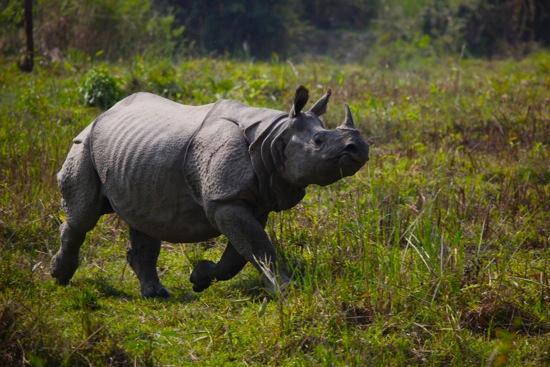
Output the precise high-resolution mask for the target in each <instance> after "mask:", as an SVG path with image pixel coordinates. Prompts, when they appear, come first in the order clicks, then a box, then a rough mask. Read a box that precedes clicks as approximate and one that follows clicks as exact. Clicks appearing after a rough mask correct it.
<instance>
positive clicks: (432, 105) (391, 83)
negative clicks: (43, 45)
mask: <svg viewBox="0 0 550 367" xmlns="http://www.w3.org/2000/svg"><path fill="white" fill-rule="evenodd" d="M103 67H104V68H106V70H109V71H110V72H111V73H112V75H114V76H115V77H116V78H117V80H118V83H119V87H120V88H121V90H123V91H124V92H125V93H126V94H128V93H131V92H132V91H136V90H148V91H152V92H156V93H160V94H164V95H166V96H168V97H170V98H172V99H175V100H178V101H181V102H183V103H186V104H202V103H207V102H212V101H214V100H216V99H218V98H234V99H238V100H241V101H245V102H248V103H249V104H252V105H257V106H269V107H275V108H278V109H287V108H288V107H289V106H290V101H291V96H292V93H293V91H294V88H295V87H296V86H297V85H298V84H305V85H307V86H309V87H310V94H311V95H312V96H313V98H315V97H317V96H320V95H321V94H322V92H323V91H324V89H325V88H327V87H332V88H333V89H334V98H333V101H332V102H331V106H330V107H329V112H328V113H327V121H328V123H329V124H330V125H331V126H336V124H337V123H339V121H340V120H341V119H342V117H343V112H342V109H341V104H342V103H343V102H344V101H346V102H349V103H350V105H351V107H352V110H353V111H354V114H355V120H356V124H357V125H358V126H359V128H360V129H361V130H362V131H363V133H364V134H365V135H366V136H368V137H369V139H370V140H372V142H373V145H372V149H371V160H370V162H369V163H368V165H367V166H366V167H365V168H364V169H362V170H361V171H360V172H359V173H358V174H356V175H355V176H354V177H351V178H347V179H345V180H342V181H340V182H338V183H336V184H333V185H331V186H329V187H326V188H319V187H311V188H309V189H308V194H307V196H306V197H305V199H304V200H303V202H302V203H300V204H299V205H298V206H297V207H296V208H294V209H292V210H290V211H287V212H284V213H279V214H272V215H271V216H270V219H269V223H268V226H267V231H268V234H269V235H270V237H271V239H272V240H273V242H274V243H275V244H276V246H277V248H278V250H279V252H280V254H281V255H282V257H283V258H284V261H285V262H286V263H287V264H288V267H289V268H290V269H291V271H292V272H293V279H294V284H295V287H294V288H293V289H291V290H290V291H289V292H288V294H287V295H285V296H284V297H278V298H277V297H275V298H267V297H266V296H265V294H264V293H263V291H262V289H261V284H262V283H261V279H260V276H259V275H258V273H257V272H256V271H255V270H254V269H253V268H252V267H251V266H250V265H248V266H247V267H246V268H245V270H244V272H243V273H241V274H239V275H238V276H237V277H235V278H234V279H233V280H231V281H228V282H219V283H216V284H214V285H213V286H212V287H211V288H209V289H208V290H206V291H205V292H204V293H201V294H195V293H193V292H192V290H191V285H190V283H189V281H188V277H189V274H190V272H191V270H192V263H194V262H195V261H196V260H198V259H201V258H208V259H213V260H215V259H217V258H219V256H220V255H221V251H222V250H223V245H224V243H225V241H226V240H225V239H224V238H223V237H220V238H219V239H216V240H215V243H214V246H209V245H208V244H200V245H197V244H194V245H183V244H177V245H175V244H164V245H163V251H162V253H161V256H160V260H159V266H160V272H161V277H162V280H163V283H164V284H165V285H166V286H167V287H168V288H169V290H170V291H171V292H172V298H171V299H170V300H167V301H156V300H144V299H141V298H140V296H139V287H138V283H137V280H136V278H135V276H134V275H133V273H132V272H131V270H130V269H129V267H128V266H127V265H126V264H125V249H126V242H127V228H126V225H125V224H124V223H123V222H121V221H120V220H119V219H118V218H117V217H116V216H114V215H112V216H105V217H103V218H102V220H101V221H100V223H99V224H98V226H97V227H96V228H95V229H94V230H93V231H92V232H90V233H89V234H88V237H87V240H86V242H85V244H84V246H83V248H82V252H81V266H80V268H79V270H78V271H77V273H76V275H75V277H74V278H73V280H72V282H71V284H70V285H69V286H68V287H59V286H57V285H55V284H54V283H53V281H52V279H51V278H50V276H49V261H50V258H51V255H52V254H53V253H54V252H55V251H57V247H58V226H59V224H60V222H61V221H62V218H63V213H62V212H61V210H60V206H59V200H60V196H59V193H58V190H57V187H56V183H55V173H56V172H57V170H58V169H59V168H60V167H61V164H62V162H63V159H64V157H65V155H66V153H67V151H68V148H69V146H70V144H71V140H72V138H73V137H74V136H76V135H77V133H78V132H79V131H80V130H81V129H82V128H83V127H84V126H86V125H87V124H89V123H90V122H91V121H92V119H93V118H94V117H95V116H96V115H97V114H98V113H100V111H99V110H98V109H95V108H92V107H85V106H84V103H83V100H82V96H81V95H80V94H79V92H78V89H79V86H80V85H82V83H83V77H84V75H85V74H86V72H87V71H88V70H89V69H90V68H91V65H88V64H80V63H71V62H70V61H64V62H62V63H57V64H49V65H44V66H39V67H38V68H37V69H36V70H35V72H34V73H33V74H31V75H27V74H22V73H20V72H19V71H18V70H17V69H16V67H15V66H14V63H13V62H10V61H8V60H3V61H1V62H0V220H1V222H0V251H1V252H0V256H1V259H0V365H20V364H30V365H33V366H44V365H48V366H57V365H67V366H73V365H90V364H92V365H116V366H125V365H134V363H135V364H138V365H186V364H192V363H195V364H198V365H211V366H219V365H284V366H300V365H315V366H316V365H327V366H331V365H358V366H360V365H381V366H386V365H389V366H393V365H415V364H426V365H453V366H462V365H491V366H499V365H516V366H527V365H533V366H543V365H548V364H549V363H550V355H549V351H550V320H549V309H548V302H549V297H550V295H549V288H550V282H549V278H548V270H549V265H550V264H549V261H550V260H549V259H550V250H549V246H548V245H549V233H548V228H550V220H549V215H548V213H549V209H550V208H549V203H550V200H549V195H550V171H549V164H548V162H549V161H550V160H549V159H550V154H549V150H548V144H549V137H550V53H548V52H541V53H537V54H533V55H531V56H529V57H528V58H526V59H523V60H519V61H518V60H501V61H493V62H489V61H476V60H462V61H457V60H453V59H442V60H438V63H435V62H434V61H430V62H429V63H428V64H427V65H426V64H425V65H422V64H418V65H409V66H406V65H405V66H401V67H399V68H397V69H380V68H373V67H364V66H360V65H338V64H333V63H330V62H309V63H304V64H298V65H291V64H289V63H271V64H270V63H244V62H234V61H229V60H209V59H196V60H187V61H182V62H179V63H177V64H171V63H170V62H167V61H163V60H161V61H146V60H141V59H135V60H134V61H132V62H129V63H127V64H124V65H123V64H119V65H103Z"/></svg>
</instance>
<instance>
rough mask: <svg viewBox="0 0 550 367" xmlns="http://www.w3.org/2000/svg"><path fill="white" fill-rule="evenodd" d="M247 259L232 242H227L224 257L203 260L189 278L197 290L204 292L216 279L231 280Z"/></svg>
mask: <svg viewBox="0 0 550 367" xmlns="http://www.w3.org/2000/svg"><path fill="white" fill-rule="evenodd" d="M246 263H247V261H246V259H245V258H244V257H242V256H241V255H240V254H239V253H238V252H237V250H235V247H233V245H232V244H231V243H229V244H227V247H226V248H225V251H224V252H223V255H222V258H221V259H220V261H218V262H217V263H215V262H212V261H210V260H201V261H199V263H198V264H197V266H195V269H193V272H192V273H191V277H190V278H189V280H190V281H191V283H193V290H194V291H195V292H202V291H203V290H205V289H206V288H208V287H209V286H210V284H212V281H214V280H229V279H231V278H233V277H234V276H235V275H237V274H238V273H239V272H240V271H241V270H242V269H243V267H244V266H245V265H246Z"/></svg>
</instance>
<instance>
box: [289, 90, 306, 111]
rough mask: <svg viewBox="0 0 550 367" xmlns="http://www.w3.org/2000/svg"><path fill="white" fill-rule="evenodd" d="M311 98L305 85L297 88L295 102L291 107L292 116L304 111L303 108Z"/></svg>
mask: <svg viewBox="0 0 550 367" xmlns="http://www.w3.org/2000/svg"><path fill="white" fill-rule="evenodd" d="M308 99H309V91H308V90H307V88H306V87H304V86H303V85H300V86H299V87H298V88H296V94H295V95H294V102H293V103H292V108H291V109H290V113H289V115H290V117H296V116H298V115H299V114H300V112H301V111H302V108H304V106H305V105H306V103H307V100H308Z"/></svg>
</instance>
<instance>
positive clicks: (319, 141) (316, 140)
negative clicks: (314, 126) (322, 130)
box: [313, 135, 324, 146]
mask: <svg viewBox="0 0 550 367" xmlns="http://www.w3.org/2000/svg"><path fill="white" fill-rule="evenodd" d="M313 142H314V143H315V145H317V146H320V145H321V144H323V142H324V139H323V138H322V137H321V136H319V135H317V136H314V137H313Z"/></svg>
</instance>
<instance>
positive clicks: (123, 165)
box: [51, 86, 368, 297]
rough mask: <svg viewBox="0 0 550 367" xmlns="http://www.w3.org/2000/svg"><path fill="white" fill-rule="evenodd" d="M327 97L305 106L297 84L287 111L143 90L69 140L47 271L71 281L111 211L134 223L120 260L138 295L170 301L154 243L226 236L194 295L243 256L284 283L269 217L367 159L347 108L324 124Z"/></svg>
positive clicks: (200, 270) (239, 264)
mask: <svg viewBox="0 0 550 367" xmlns="http://www.w3.org/2000/svg"><path fill="white" fill-rule="evenodd" d="M330 94H331V92H330V90H328V91H327V93H326V94H325V95H324V96H323V97H322V98H321V99H319V101H317V102H316V103H315V104H314V105H313V106H312V107H311V108H310V109H309V110H308V111H307V112H302V109H303V108H304V106H305V104H306V102H307V100H308V91H307V89H306V88H304V87H303V86H300V87H298V89H297V90H296V94H295V96H294V101H293V104H292V107H291V109H290V112H281V111H276V110H272V109H266V108H255V107H249V106H246V105H243V104H241V103H239V102H236V101H231V100H220V101H218V102H216V103H212V104H208V105H203V106H185V105H182V104H179V103H175V102H173V101H170V100H168V99H165V98H162V97H160V96H156V95H154V94H149V93H137V94H133V95H131V96H129V97H127V98H125V99H123V100H121V101H120V102H118V103H117V104H116V105H115V106H113V107H112V108H111V109H109V110H108V111H106V112H104V113H103V114H101V115H100V116H99V117H98V118H97V119H96V120H94V122H93V123H92V124H90V125H89V126H88V127H86V128H85V129H84V130H83V131H82V132H81V133H80V134H79V135H78V136H77V137H76V138H75V139H74V141H73V145H72V147H71V149H70V152H69V154H68V156H67V159H66V160H65V163H64V164H63V167H62V169H61V171H60V172H59V173H58V181H59V187H60V189H61V193H62V196H63V200H62V206H63V209H64V211H65V212H66V220H65V222H64V223H63V224H61V227H60V232H61V247H60V249H59V251H58V252H57V254H55V256H54V257H53V259H52V266H51V273H52V276H53V277H54V278H56V280H57V282H58V283H60V284H67V283H68V282H69V280H70V279H71V277H72V276H73V274H74V272H75V271H76V268H77V267H78V253H79V248H80V246H81V244H82V242H83V241H84V238H85V236H86V232H87V231H89V230H90V229H92V228H93V227H94V226H95V224H96V223H97V221H98V219H99V217H100V216H101V215H103V214H106V213H111V212H116V213H117V214H118V215H119V216H120V217H121V218H122V219H123V220H124V221H125V222H127V223H128V224H129V226H130V249H129V250H128V254H127V259H128V262H129V264H130V266H131V267H132V269H133V270H134V272H135V273H136V275H137V277H138V279H139V281H140V284H141V294H142V295H143V296H144V297H167V296H168V292H167V291H166V289H165V288H164V287H163V286H162V284H161V283H160V281H159V277H158V274H157V270H156V263H157V258H158V256H159V252H160V247H161V241H169V242H199V241H205V240H208V239H210V238H212V237H215V236H218V235H220V234H224V235H225V236H226V237H227V238H228V240H229V243H228V245H227V247H226V248H225V251H224V253H223V255H222V257H221V259H220V260H219V261H218V262H217V263H214V262H211V261H200V262H199V263H198V264H197V265H196V267H195V268H194V270H193V272H192V274H191V277H190V281H191V282H192V283H193V289H194V290H195V291H202V290H204V289H206V288H207V287H208V286H210V284H211V282H212V281H214V280H227V279H230V278H232V277H234V276H235V275H236V274H237V273H239V272H240V271H241V269H242V268H243V267H244V265H245V264H246V263H247V262H251V263H252V264H253V265H254V266H255V267H256V268H258V269H259V270H262V271H264V273H265V272H268V273H271V275H272V274H279V276H280V277H279V279H282V281H283V282H288V280H289V278H288V276H287V275H285V274H284V271H283V270H279V271H278V269H276V265H275V248H274V247H273V245H272V244H271V242H270V240H269V238H268V236H267V234H266V233H265V231H264V226H265V223H266V220H267V216H268V214H269V212H271V211H281V210H285V209H289V208H291V207H293V206H295V205H296V204H297V203H298V202H299V201H300V200H301V199H302V198H303V196H304V194H305V188H306V186H308V185H310V184H318V185H328V184H330V183H332V182H335V181H337V180H339V179H340V178H342V177H345V176H350V175H353V174H354V173H355V172H357V171H358V170H359V169H360V168H361V167H362V166H363V165H364V164H365V162H366V161H367V160H368V145H367V143H366V142H365V140H364V139H363V138H362V137H361V135H360V133H359V131H357V130H356V129H355V128H354V125H353V118H352V115H351V112H350V110H349V107H348V106H347V105H346V106H345V112H346V115H345V120H344V122H343V123H342V124H341V125H340V126H338V127H337V128H336V129H333V130H329V129H327V128H326V127H325V125H324V123H323V122H322V121H321V120H320V119H319V117H320V116H321V115H322V114H323V113H324V112H325V111H326V107H327V103H328V100H329V98H330ZM270 279H273V277H272V276H271V277H270ZM268 285H271V286H274V284H273V283H272V282H271V283H270V282H269V281H268Z"/></svg>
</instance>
